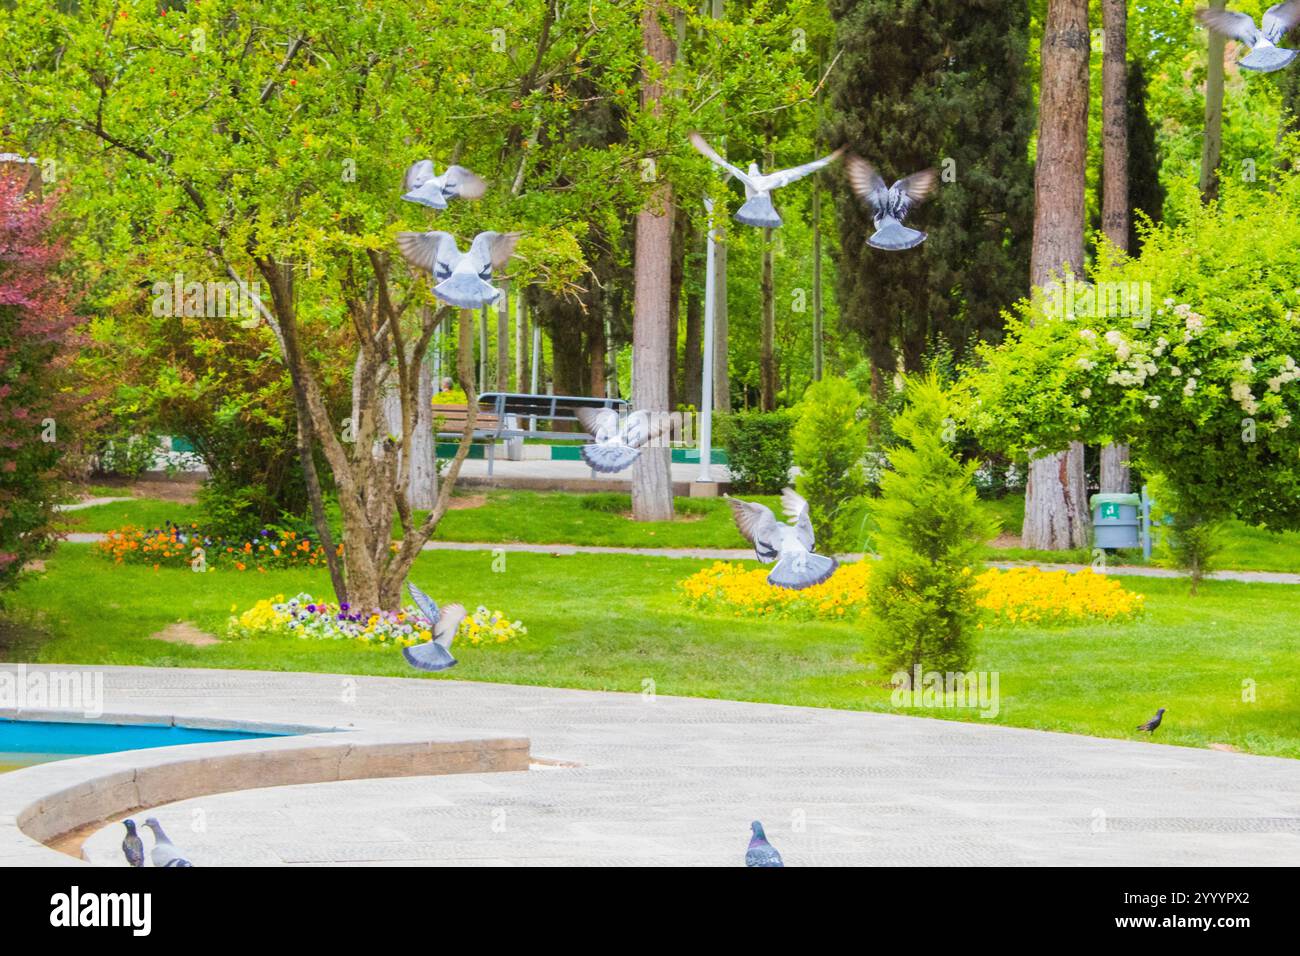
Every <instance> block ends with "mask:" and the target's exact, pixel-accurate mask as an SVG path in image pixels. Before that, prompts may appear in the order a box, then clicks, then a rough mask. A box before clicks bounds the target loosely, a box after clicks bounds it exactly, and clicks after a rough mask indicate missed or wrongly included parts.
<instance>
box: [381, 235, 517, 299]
mask: <svg viewBox="0 0 1300 956" xmlns="http://www.w3.org/2000/svg"><path fill="white" fill-rule="evenodd" d="M519 236H520V233H517V232H480V233H479V234H478V235H477V236H475V237H474V242H473V243H472V244H471V245H470V247H469V252H466V253H462V252H461V251H460V248H459V247H458V246H457V245H456V239H455V237H454V236H453V235H452V234H451V233H449V232H399V233H398V234H397V245H398V247H399V248H400V249H401V250H402V255H403V256H405V257H406V261H407V262H409V263H410V264H411V265H413V266H415V267H416V268H418V269H423V270H424V271H425V272H428V273H430V274H431V275H432V276H433V281H434V282H435V283H436V284H435V285H434V287H433V294H434V295H436V296H437V297H438V298H439V299H441V300H442V301H443V302H446V303H447V304H448V305H454V306H456V307H457V308H461V309H480V308H482V307H483V306H485V305H491V304H492V303H493V302H495V301H496V300H497V299H499V298H500V297H501V290H500V289H497V288H495V287H494V286H493V285H492V283H491V279H492V273H493V271H494V270H500V269H504V268H505V266H506V263H507V262H509V261H510V257H511V256H513V255H514V252H515V244H516V243H517V242H518V241H519Z"/></svg>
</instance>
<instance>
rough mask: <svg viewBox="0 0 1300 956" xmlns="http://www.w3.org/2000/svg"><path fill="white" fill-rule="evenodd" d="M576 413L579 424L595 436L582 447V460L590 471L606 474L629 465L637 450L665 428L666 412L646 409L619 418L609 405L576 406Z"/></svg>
mask: <svg viewBox="0 0 1300 956" xmlns="http://www.w3.org/2000/svg"><path fill="white" fill-rule="evenodd" d="M577 416H578V421H579V422H580V423H581V425H582V427H583V428H584V429H585V430H586V431H587V433H588V434H589V435H591V436H592V437H593V438H594V439H595V441H593V442H590V443H588V444H586V445H583V446H582V449H581V451H580V454H581V455H582V460H583V461H585V462H586V463H587V464H588V465H590V466H591V467H592V470H594V471H599V472H601V473H603V474H606V475H613V474H616V473H618V472H620V471H623V470H624V469H625V468H628V467H630V466H631V464H632V462H634V461H636V460H637V458H638V457H640V455H641V449H642V448H644V447H645V446H646V445H648V444H649V443H650V442H651V441H653V440H654V439H656V438H658V437H659V436H660V435H662V434H663V433H664V432H665V431H666V430H667V428H668V416H667V415H654V414H651V413H650V412H647V411H637V412H632V413H631V414H630V415H627V416H625V417H620V416H619V413H618V412H617V411H616V410H615V409H612V408H579V409H578V410H577Z"/></svg>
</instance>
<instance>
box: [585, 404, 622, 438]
mask: <svg viewBox="0 0 1300 956" xmlns="http://www.w3.org/2000/svg"><path fill="white" fill-rule="evenodd" d="M575 414H576V415H577V416H578V424H580V425H581V426H582V430H583V431H585V432H586V433H587V434H588V435H590V436H591V437H592V438H594V439H596V441H608V440H609V439H610V438H612V437H613V436H615V435H617V434H618V412H616V411H614V409H612V408H579V409H577V410H576V411H575Z"/></svg>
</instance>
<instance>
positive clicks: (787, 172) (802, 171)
mask: <svg viewBox="0 0 1300 956" xmlns="http://www.w3.org/2000/svg"><path fill="white" fill-rule="evenodd" d="M845 149H846V147H844V146H841V147H840V148H839V149H837V150H836V151H835V152H833V153H831V154H829V155H827V156H823V157H822V158H821V159H814V160H813V161H812V162H811V163H804V164H803V165H802V166H792V167H791V168H790V169H782V170H780V171H778V172H775V173H769V174H768V175H766V176H763V177H762V178H760V179H759V180H758V185H759V186H760V187H761V188H763V189H769V190H770V189H779V188H780V187H782V186H788V185H790V184H791V183H792V182H795V181H796V180H800V179H803V178H804V177H805V176H807V175H808V174H809V173H815V172H817V170H819V169H822V168H823V167H826V166H829V165H830V164H831V163H833V162H835V160H837V159H839V158H840V157H841V156H842V155H844V150H845Z"/></svg>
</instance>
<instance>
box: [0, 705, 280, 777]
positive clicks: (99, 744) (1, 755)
mask: <svg viewBox="0 0 1300 956" xmlns="http://www.w3.org/2000/svg"><path fill="white" fill-rule="evenodd" d="M274 736H278V735H277V734H259V733H252V732H249V731H243V730H205V729H200V728H196V727H173V726H169V725H166V724H105V723H56V722H53V721H40V720H7V719H4V718H0V773H4V772H5V771H6V770H17V769H18V768H20V767H29V766H31V765H32V764H37V763H47V762H49V761H51V760H65V759H67V758H68V757H81V756H85V755H86V754H108V753H117V752H118V751H119V750H147V749H149V748H150V747H171V746H173V745H175V744H206V743H215V742H217V741H220V740H250V739H254V738H258V737H274Z"/></svg>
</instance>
